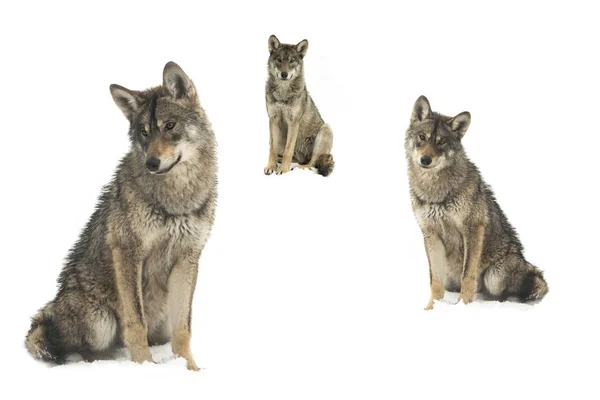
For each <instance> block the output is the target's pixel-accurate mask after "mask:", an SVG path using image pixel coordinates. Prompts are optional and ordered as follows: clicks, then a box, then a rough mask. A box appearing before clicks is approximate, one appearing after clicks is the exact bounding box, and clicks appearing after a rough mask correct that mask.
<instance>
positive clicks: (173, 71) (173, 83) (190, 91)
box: [163, 61, 198, 104]
mask: <svg viewBox="0 0 600 400" xmlns="http://www.w3.org/2000/svg"><path fill="white" fill-rule="evenodd" d="M163 86H164V87H165V88H167V90H168V91H169V93H171V96H172V97H173V98H174V99H175V100H182V101H184V102H190V103H193V104H197V103H198V94H197V93H196V87H195V86H194V83H193V82H192V80H191V79H190V78H189V77H188V76H187V75H186V74H185V72H183V70H182V69H181V67H180V66H179V65H177V64H176V63H174V62H173V61H170V62H168V63H167V65H165V69H164V70H163Z"/></svg>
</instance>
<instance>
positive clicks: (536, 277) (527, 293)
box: [519, 265, 548, 302]
mask: <svg viewBox="0 0 600 400" xmlns="http://www.w3.org/2000/svg"><path fill="white" fill-rule="evenodd" d="M530 266H531V269H530V270H529V271H528V272H527V273H526V274H525V279H523V283H522V284H521V289H520V290H519V300H521V301H523V302H527V301H539V300H541V299H543V298H544V296H545V295H546V294H547V293H548V284H547V283H546V280H545V279H544V274H543V272H542V271H540V270H539V269H538V268H537V267H534V266H533V265H530Z"/></svg>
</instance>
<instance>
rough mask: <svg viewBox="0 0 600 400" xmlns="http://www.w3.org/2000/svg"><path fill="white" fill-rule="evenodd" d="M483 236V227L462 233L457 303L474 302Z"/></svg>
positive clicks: (468, 229)
mask: <svg viewBox="0 0 600 400" xmlns="http://www.w3.org/2000/svg"><path fill="white" fill-rule="evenodd" d="M484 235H485V226H483V225H478V226H476V227H474V228H467V229H466V231H465V232H464V233H463V246H464V255H463V271H462V276H461V280H460V296H459V298H458V301H459V302H460V301H461V300H462V301H463V303H465V304H469V303H471V302H472V301H473V300H475V295H476V294H477V290H478V288H477V282H478V281H479V273H480V271H481V253H482V252H483V238H484Z"/></svg>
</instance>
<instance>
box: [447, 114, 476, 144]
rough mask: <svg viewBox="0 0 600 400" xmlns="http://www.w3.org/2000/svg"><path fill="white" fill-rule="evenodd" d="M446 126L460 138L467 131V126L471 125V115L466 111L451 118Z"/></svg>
mask: <svg viewBox="0 0 600 400" xmlns="http://www.w3.org/2000/svg"><path fill="white" fill-rule="evenodd" d="M448 124H449V125H450V129H452V130H453V131H454V132H457V133H458V134H459V135H460V137H461V138H462V137H463V136H465V133H466V132H467V129H469V125H471V114H470V113H469V112H468V111H465V112H461V113H460V114H458V115H457V116H456V117H454V118H452V119H451V120H450V121H449V122H448Z"/></svg>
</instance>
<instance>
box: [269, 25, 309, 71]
mask: <svg viewBox="0 0 600 400" xmlns="http://www.w3.org/2000/svg"><path fill="white" fill-rule="evenodd" d="M307 50H308V40H306V39H305V40H303V41H301V42H300V43H298V44H296V45H293V44H284V43H280V42H279V39H277V37H275V35H271V37H270V38H269V53H271V54H270V55H269V73H270V74H271V75H273V76H274V77H275V78H276V79H278V80H282V81H291V80H293V79H295V78H297V77H299V76H302V68H303V66H304V61H303V60H304V56H305V55H306V51H307Z"/></svg>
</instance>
